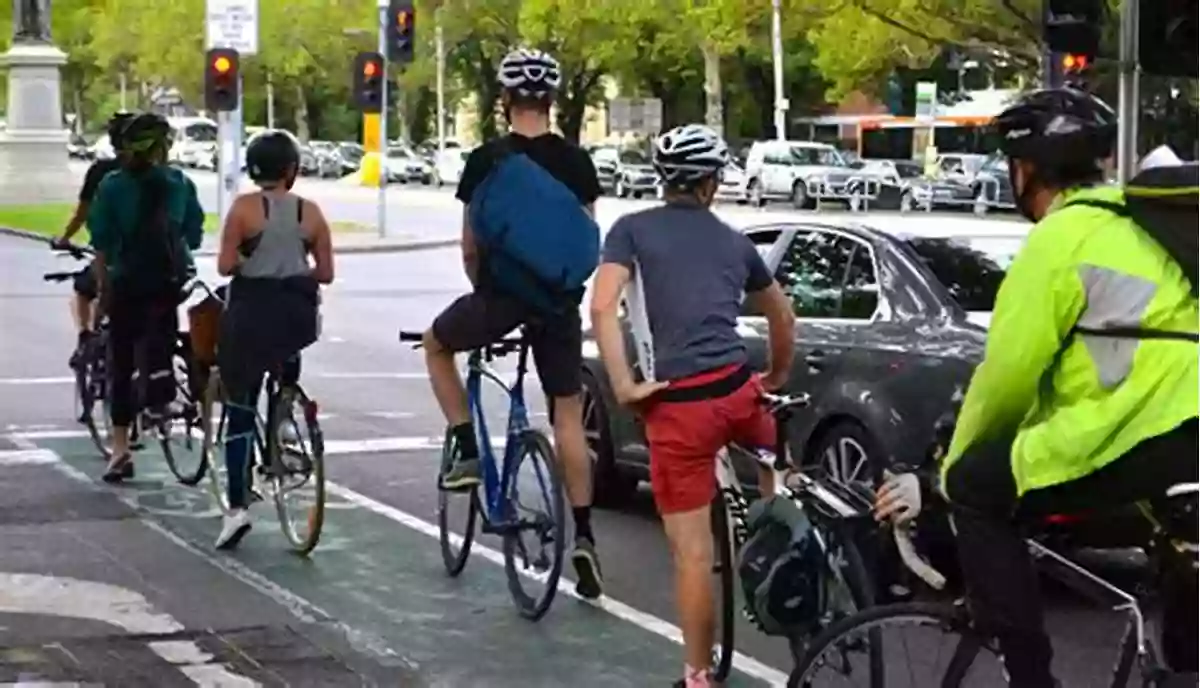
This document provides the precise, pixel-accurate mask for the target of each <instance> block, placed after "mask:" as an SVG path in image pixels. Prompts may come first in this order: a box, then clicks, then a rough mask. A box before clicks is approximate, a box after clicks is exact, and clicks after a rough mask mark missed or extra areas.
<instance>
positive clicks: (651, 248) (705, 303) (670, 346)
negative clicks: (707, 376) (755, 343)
mask: <svg viewBox="0 0 1200 688" xmlns="http://www.w3.org/2000/svg"><path fill="white" fill-rule="evenodd" d="M635 261H636V264H637V269H638V278H639V279H640V280H641V284H642V291H643V294H644V295H645V300H646V316H647V319H648V320H649V321H650V334H651V337H652V339H653V340H654V373H655V377H656V378H657V379H659V380H678V379H680V378H685V377H689V376H691V375H695V374H697V373H702V372H705V371H708V370H713V369H714V368H719V367H721V366H726V365H731V364H735V363H742V362H744V361H745V360H746V345H745V343H744V342H743V341H742V338H741V335H739V334H738V332H737V317H738V313H739V312H740V311H741V299H742V294H743V293H744V292H755V291H761V290H763V289H766V288H767V287H769V286H771V282H772V279H773V278H772V277H771V273H770V271H769V270H767V266H766V264H764V263H763V260H762V257H761V256H760V255H759V254H758V250H757V249H755V247H754V243H753V242H751V241H750V239H749V238H748V237H746V235H744V234H742V233H741V232H739V231H737V230H735V229H733V228H732V227H730V226H729V225H727V224H725V223H724V222H722V221H721V220H720V219H719V218H718V217H717V216H716V215H714V214H713V213H712V212H711V211H710V210H708V209H707V208H703V207H700V206H698V205H691V204H684V203H669V204H667V205H663V206H659V207H657V208H652V209H650V210H643V211H641V212H637V213H633V214H630V215H625V216H624V217H622V218H621V219H619V220H617V222H616V223H615V224H614V225H613V226H612V229H610V230H609V232H608V236H607V237H605V239H604V262H605V263H617V264H620V265H624V266H625V267H627V268H629V269H630V270H633V269H634V262H635Z"/></svg>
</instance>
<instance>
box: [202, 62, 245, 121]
mask: <svg viewBox="0 0 1200 688" xmlns="http://www.w3.org/2000/svg"><path fill="white" fill-rule="evenodd" d="M206 60H207V62H206V63H205V65H204V106H205V107H206V108H207V109H209V110H212V111H214V112H232V111H234V110H236V109H237V108H238V82H239V78H238V73H239V69H240V67H241V61H240V60H239V59H238V51H236V50H234V49H233V48H213V49H212V50H209V51H208V53H207V54H206Z"/></svg>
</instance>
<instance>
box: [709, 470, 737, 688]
mask: <svg viewBox="0 0 1200 688" xmlns="http://www.w3.org/2000/svg"><path fill="white" fill-rule="evenodd" d="M710 510H711V512H712V517H711V520H712V534H713V573H714V574H716V576H717V610H716V611H717V635H716V644H715V645H713V664H712V672H713V678H714V679H716V680H717V681H718V682H721V681H724V680H725V679H727V678H729V671H730V669H731V668H732V667H733V652H734V644H733V641H734V619H735V617H736V614H735V612H734V608H735V605H736V604H737V600H736V598H735V595H734V590H733V571H734V567H736V566H737V562H736V561H735V560H734V558H733V532H732V531H731V530H730V528H729V511H728V510H727V509H726V506H725V498H724V496H722V495H721V493H720V491H718V492H717V495H716V496H715V497H713V501H712V506H711V507H710Z"/></svg>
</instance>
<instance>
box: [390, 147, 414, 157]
mask: <svg viewBox="0 0 1200 688" xmlns="http://www.w3.org/2000/svg"><path fill="white" fill-rule="evenodd" d="M388 157H389V158H411V157H413V155H412V153H411V152H409V150H408V149H407V148H397V147H394V146H393V147H392V148H389V149H388Z"/></svg>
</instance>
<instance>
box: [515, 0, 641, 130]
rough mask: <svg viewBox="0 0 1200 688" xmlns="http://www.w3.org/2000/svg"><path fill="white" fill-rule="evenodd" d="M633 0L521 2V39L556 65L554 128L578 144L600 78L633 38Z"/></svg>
mask: <svg viewBox="0 0 1200 688" xmlns="http://www.w3.org/2000/svg"><path fill="white" fill-rule="evenodd" d="M634 8H635V0H525V2H523V3H522V4H521V15H520V29H521V37H522V38H523V39H524V42H525V43H527V44H529V45H534V46H537V47H539V48H541V49H543V50H545V51H547V52H549V53H550V54H552V55H554V56H555V57H556V58H557V59H558V61H559V63H560V65H561V66H562V86H561V88H560V89H559V92H558V102H557V105H558V117H557V118H558V128H559V130H561V131H562V133H563V136H564V137H566V138H567V139H568V140H571V141H576V142H578V141H579V133H580V131H581V129H582V128H583V115H584V112H585V111H586V109H587V106H588V105H592V104H594V103H596V102H597V101H599V100H600V99H602V96H603V93H602V92H601V88H600V86H601V83H600V79H601V77H603V76H604V75H605V74H606V73H608V72H610V71H611V70H612V68H613V67H614V65H615V64H616V60H617V58H618V57H620V56H621V55H622V54H625V53H629V52H630V51H629V46H630V45H633V43H631V41H632V40H634V39H635V37H636V24H635V22H633V21H631V20H630V16H631V14H632V12H633V10H634Z"/></svg>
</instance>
